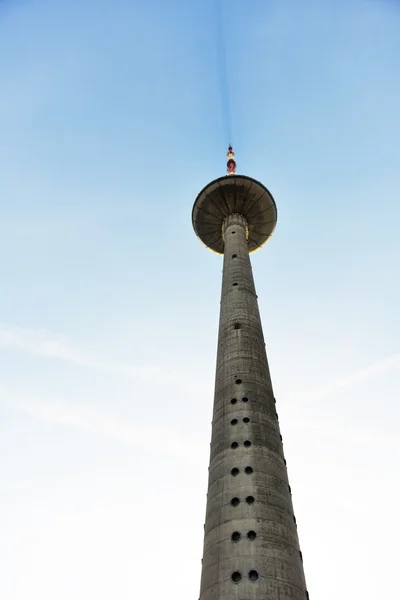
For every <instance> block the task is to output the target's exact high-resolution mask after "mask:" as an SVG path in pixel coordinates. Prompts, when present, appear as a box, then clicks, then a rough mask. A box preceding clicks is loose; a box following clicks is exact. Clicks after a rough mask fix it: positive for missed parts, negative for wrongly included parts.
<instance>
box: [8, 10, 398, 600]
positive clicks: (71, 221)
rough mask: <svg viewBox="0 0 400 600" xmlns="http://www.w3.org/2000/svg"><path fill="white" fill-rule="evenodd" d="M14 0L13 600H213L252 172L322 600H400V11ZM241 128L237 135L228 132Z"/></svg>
mask: <svg viewBox="0 0 400 600" xmlns="http://www.w3.org/2000/svg"><path fill="white" fill-rule="evenodd" d="M216 1H217V2H218V1H219V0H204V1H203V2H197V1H195V0H187V1H186V2H181V1H180V0H169V1H164V2H162V1H161V0H147V1H146V2H144V1H142V2H140V1H136V0H129V1H128V0H115V1H114V2H112V3H111V2H106V1H104V0H96V1H94V0H79V1H78V0H70V1H68V2H67V1H64V0H53V1H52V2H50V0H4V1H2V2H0V205H1V218H0V251H1V256H2V260H1V261H0V281H1V284H0V431H1V435H0V598H1V599H2V600H3V599H4V600H54V599H55V598H57V600H71V599H72V598H73V599H74V600H87V599H88V598H96V600H110V599H113V600H132V599H135V600H136V598H146V599H148V600H159V598H161V597H162V598H163V599H164V600H188V599H189V598H190V599H193V600H197V598H198V595H199V584H200V568H201V564H200V560H201V556H202V536H203V522H204V514H205V500H206V498H205V495H206V486H207V466H208V458H209V457H208V453H209V441H210V421H211V414H212V397H213V385H214V367H215V353H216V339H217V325H218V309H219V294H220V277H221V267H222V262H221V259H220V258H219V257H217V256H215V255H214V254H212V253H211V252H209V251H207V250H206V249H205V248H204V247H203V246H202V245H201V244H200V242H199V241H198V240H197V239H196V237H195V235H194V233H193V231H192V227H191V209H192V204H193V201H194V199H195V197H196V195H197V193H198V192H199V191H200V189H201V188H202V187H203V186H204V185H205V184H207V183H208V182H209V181H210V180H211V179H213V178H215V177H217V176H219V175H222V174H224V171H225V160H226V159H225V152H226V146H227V145H228V143H229V142H232V143H233V144H234V149H235V150H236V153H237V162H238V171H239V172H240V173H245V174H248V175H250V176H252V177H255V178H257V179H259V180H261V181H262V182H263V183H264V184H265V185H266V186H267V187H268V188H269V189H270V190H271V192H272V194H273V195H274V197H275V200H276V202H277V206H278V225H277V229H276V232H275V234H274V236H273V238H272V239H271V241H270V242H269V243H268V244H267V246H266V247H265V248H264V249H263V250H262V251H260V252H258V253H256V254H255V255H253V258H252V263H253V268H254V275H255V280H256V287H257V293H258V296H259V302H260V311H261V315H262V319H263V326H264V334H265V337H266V341H267V351H268V357H269V362H270V368H271V374H272V379H273V383H274V388H275V396H276V397H277V402H278V413H279V417H280V422H281V429H282V434H283V439H284V448H285V453H286V458H287V462H288V469H289V477H290V482H291V487H292V491H293V500H294V507H295V512H296V517H297V522H298V527H299V534H300V543H301V548H302V552H303V557H304V566H305V573H306V579H307V584H308V589H309V593H310V599H311V600H317V599H318V600H337V599H338V598H340V600H358V599H361V598H362V600H377V598H389V597H390V598H396V597H397V596H396V595H397V593H398V591H397V590H398V584H397V570H398V556H399V550H398V543H397V540H398V539H399V536H400V526H399V520H398V518H397V514H398V507H399V505H400V481H399V459H400V451H399V449H400V441H399V417H400V408H399V391H400V343H399V339H400V320H399V316H398V314H399V305H400V285H399V276H398V270H399V253H400V241H399V234H398V223H399V220H400V208H399V189H400V173H399V139H400V120H399V106H400V77H399V72H400V2H399V1H398V0H303V1H302V2H299V1H298V0H271V1H262V0H254V1H253V2H251V3H249V2H239V1H238V0H230V1H228V0H226V1H225V0H221V2H222V5H223V6H222V13H223V27H224V36H225V41H226V48H227V50H228V60H227V63H228V67H227V73H226V78H227V86H228V91H229V99H230V106H229V107H226V109H225V111H224V113H222V112H221V100H222V101H224V100H226V93H225V92H226V90H225V92H224V89H222V97H221V86H220V74H219V70H218V66H219V64H220V63H219V59H218V43H217V34H218V32H219V29H218V26H217V12H216V8H215V7H216V4H215V2H216ZM227 112H230V113H231V116H232V138H233V139H231V140H227V139H226V137H227V128H226V114H227Z"/></svg>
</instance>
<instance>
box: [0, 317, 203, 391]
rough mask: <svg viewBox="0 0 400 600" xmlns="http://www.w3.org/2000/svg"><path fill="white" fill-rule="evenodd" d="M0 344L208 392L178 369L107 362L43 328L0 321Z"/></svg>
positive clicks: (109, 373)
mask: <svg viewBox="0 0 400 600" xmlns="http://www.w3.org/2000/svg"><path fill="white" fill-rule="evenodd" d="M0 347H3V348H15V349H16V350H21V351H22V352H27V353H28V354H31V355H33V356H38V357H43V358H50V359H57V360H62V361H65V362H68V363H70V364H72V365H76V366H79V367H84V368H86V369H90V370H93V371H99V372H102V373H104V374H106V375H115V376H120V377H124V378H129V379H134V378H138V377H139V378H140V379H141V380H143V381H147V382H153V381H154V380H159V381H160V382H163V383H164V384H171V385H176V386H178V388H180V389H184V390H185V391H188V392H190V393H196V394H198V393H203V392H204V393H206V394H208V393H209V390H208V389H207V388H206V387H204V390H203V389H202V387H201V385H199V384H198V382H197V381H196V383H194V381H193V379H192V378H190V377H188V376H185V374H182V373H181V372H179V373H176V372H174V371H171V370H170V369H168V368H166V367H163V366H160V365H148V364H142V365H129V364H110V363H108V362H107V363H105V362H103V361H101V360H97V359H95V358H94V357H91V356H89V355H87V354H86V353H85V352H83V351H82V350H80V349H79V348H77V347H76V346H74V345H73V344H70V343H69V342H67V341H65V340H63V339H62V338H59V337H57V336H55V335H54V334H52V333H51V332H49V331H46V330H44V329H24V328H21V327H13V326H10V325H8V324H7V323H0Z"/></svg>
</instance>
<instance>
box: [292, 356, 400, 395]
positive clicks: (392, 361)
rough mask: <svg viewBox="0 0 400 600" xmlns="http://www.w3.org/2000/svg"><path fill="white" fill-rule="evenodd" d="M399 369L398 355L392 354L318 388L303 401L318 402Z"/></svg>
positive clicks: (399, 360) (399, 359) (399, 358)
mask: <svg viewBox="0 0 400 600" xmlns="http://www.w3.org/2000/svg"><path fill="white" fill-rule="evenodd" d="M399 367H400V354H394V355H393V356H389V357H388V358H384V359H383V360H379V361H377V362H375V363H372V364H371V365H368V366H367V367H364V368H363V369H359V370H358V371H355V372H354V373H351V374H350V375H347V376H346V377H343V378H341V379H338V380H337V381H334V382H332V383H331V384H330V385H327V386H326V387H323V388H320V389H319V390H316V391H314V392H311V393H309V394H306V395H305V396H304V398H303V399H304V400H305V401H310V402H312V401H314V400H319V399H321V398H325V397H327V396H331V395H332V394H334V393H336V392H338V391H339V390H342V389H344V388H347V387H350V386H352V385H355V384H357V383H360V382H364V381H367V380H368V379H372V378H373V377H377V376H379V375H382V374H384V373H388V372H390V371H395V370H397V369H398V368H399Z"/></svg>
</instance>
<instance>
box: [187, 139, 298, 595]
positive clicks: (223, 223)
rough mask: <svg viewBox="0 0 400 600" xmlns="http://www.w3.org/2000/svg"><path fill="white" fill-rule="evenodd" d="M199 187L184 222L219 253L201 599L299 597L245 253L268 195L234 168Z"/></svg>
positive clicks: (294, 540)
mask: <svg viewBox="0 0 400 600" xmlns="http://www.w3.org/2000/svg"><path fill="white" fill-rule="evenodd" d="M227 157H228V162H227V176H223V177H219V178H218V179H215V180H214V181H212V182H211V183H209V184H208V185H206V187H205V188H204V189H203V190H202V191H201V192H200V193H199V195H198V196H197V198H196V201H195V203H194V206H193V213H192V221H193V228H194V230H195V233H196V235H197V236H198V237H199V238H200V240H201V241H202V242H203V243H204V244H205V245H206V246H207V247H208V248H209V249H210V250H212V251H213V252H216V253H217V254H223V255H224V267H223V276H222V293H221V309H220V321H219V333H218V352H217V365H216V377H215V395H214V412H213V421H212V439H211V455H210V466H209V481H208V494H207V510H206V520H205V526H204V550H203V560H202V575H201V588H200V600H308V598H309V596H308V592H307V588H306V582H305V578H304V570H303V561H302V554H301V552H300V547H299V540H298V535H297V527H296V518H295V516H294V513H293V505H292V495H291V489H290V485H289V481H288V475H287V469H286V460H285V458H284V453H283V446H282V436H281V434H280V429H279V420H278V414H277V412H276V403H275V398H274V392H273V389H272V383H271V377H270V373H269V367H268V360H267V355H266V350H265V343H264V336H263V332H262V326H261V319H260V313H259V310H258V302H257V295H256V290H255V287H254V280H253V273H252V269H251V264H250V257H249V254H250V253H251V252H254V251H255V250H258V249H259V248H261V247H262V246H263V245H264V244H265V243H266V242H267V240H268V239H269V237H270V236H271V235H272V232H273V231H274V229H275V225H276V220H277V211H276V205H275V201H274V199H273V197H272V195H271V194H270V192H269V191H268V190H267V188H266V187H264V186H263V185H262V184H261V183H260V182H258V181H256V180H255V179H252V178H251V177H246V176H243V175H237V174H236V162H235V154H234V152H233V150H232V147H231V146H229V149H228V153H227Z"/></svg>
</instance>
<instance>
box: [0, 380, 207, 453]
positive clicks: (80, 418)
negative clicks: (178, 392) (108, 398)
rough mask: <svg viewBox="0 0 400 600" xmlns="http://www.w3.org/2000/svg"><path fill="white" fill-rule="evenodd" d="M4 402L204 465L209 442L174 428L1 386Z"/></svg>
mask: <svg viewBox="0 0 400 600" xmlns="http://www.w3.org/2000/svg"><path fill="white" fill-rule="evenodd" d="M0 402H2V403H3V404H6V405H7V406H10V407H12V408H14V409H17V410H19V411H21V412H23V413H25V414H28V415H30V416H32V417H34V418H36V419H39V420H42V421H49V422H51V423H55V424H58V425H66V426H70V427H76V428H78V429H83V430H85V431H88V432H92V433H95V434H97V435H100V436H103V437H106V438H109V439H112V440H116V441H118V442H121V443H123V444H125V445H127V446H130V447H132V448H140V449H141V450H145V451H148V452H156V453H157V454H165V455H168V456H170V457H172V458H175V459H180V460H183V461H185V462H189V463H190V464H193V463H199V464H203V462H204V460H203V458H204V456H205V454H204V450H205V448H206V447H207V441H206V440H205V439H204V440H203V439H201V438H197V439H196V438H194V437H193V435H191V436H190V437H185V436H182V433H181V432H179V431H177V430H174V429H172V428H170V427H159V426H157V427H151V426H148V425H146V424H144V423H140V424H138V423H135V424H133V423H129V421H128V422H127V421H126V420H124V421H122V420H121V419H118V418H116V417H115V415H113V414H111V413H109V414H105V413H100V412H99V411H98V410H97V409H93V407H87V406H77V405H71V404H68V403H67V402H64V401H60V400H58V399H52V400H51V401H45V400H42V399H40V398H38V397H37V396H34V395H25V394H24V395H21V394H16V393H15V392H11V391H9V390H6V389H0Z"/></svg>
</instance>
